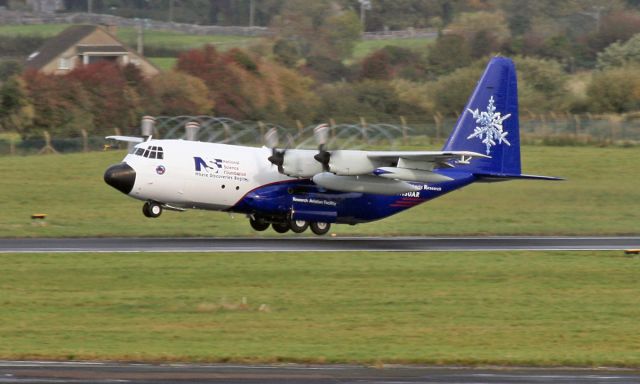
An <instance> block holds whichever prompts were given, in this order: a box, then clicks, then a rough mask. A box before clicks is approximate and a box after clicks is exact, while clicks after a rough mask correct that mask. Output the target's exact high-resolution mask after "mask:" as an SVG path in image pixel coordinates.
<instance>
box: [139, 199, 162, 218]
mask: <svg viewBox="0 0 640 384" xmlns="http://www.w3.org/2000/svg"><path fill="white" fill-rule="evenodd" d="M142 213H143V214H144V215H145V216H146V217H150V218H156V217H158V216H160V215H161V214H162V205H160V204H158V203H156V202H155V201H147V202H146V203H144V205H143V206H142Z"/></svg>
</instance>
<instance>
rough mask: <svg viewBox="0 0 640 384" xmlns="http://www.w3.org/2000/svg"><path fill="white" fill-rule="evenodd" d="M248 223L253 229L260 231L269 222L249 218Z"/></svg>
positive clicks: (267, 225) (264, 228)
mask: <svg viewBox="0 0 640 384" xmlns="http://www.w3.org/2000/svg"><path fill="white" fill-rule="evenodd" d="M249 225H251V228H253V230H254V231H258V232H262V231H264V230H266V229H267V228H269V223H267V222H266V221H264V219H260V218H257V219H249Z"/></svg>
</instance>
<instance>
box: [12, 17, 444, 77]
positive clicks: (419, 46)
mask: <svg viewBox="0 0 640 384" xmlns="http://www.w3.org/2000/svg"><path fill="white" fill-rule="evenodd" d="M69 26H70V24H43V25H0V35H4V36H15V35H39V36H44V37H51V36H55V35H56V34H58V33H60V32H62V31H63V30H64V29H65V28H67V27H69ZM117 35H118V38H119V39H120V40H122V41H123V42H124V43H126V44H128V45H129V46H131V47H135V46H136V36H137V35H136V31H135V29H134V28H118V32H117ZM258 40H259V38H258V37H250V36H228V35H188V34H184V33H180V32H172V31H156V30H145V32H144V43H145V45H147V46H156V47H166V48H171V49H191V48H197V47H201V46H203V45H205V44H211V45H214V46H216V48H218V49H220V50H227V49H230V48H236V47H247V46H249V45H251V44H254V43H255V42H256V41H258ZM433 41H434V40H433V39H429V38H411V39H385V40H363V41H360V42H358V43H357V44H356V46H355V49H354V52H353V58H355V59H359V58H362V57H364V56H366V55H368V54H369V53H371V52H372V51H374V50H376V49H380V48H382V47H384V46H386V45H394V46H400V47H405V48H411V49H415V50H417V51H424V50H425V49H427V47H428V46H429V45H431V44H432V43H433ZM153 61H154V64H156V61H155V59H154V60H153ZM163 64H164V63H161V64H156V65H159V66H160V67H163Z"/></svg>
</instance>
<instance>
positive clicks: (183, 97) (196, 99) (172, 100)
mask: <svg viewBox="0 0 640 384" xmlns="http://www.w3.org/2000/svg"><path fill="white" fill-rule="evenodd" d="M151 87H152V89H153V91H154V94H155V95H156V97H158V99H159V101H160V110H159V113H160V114H163V115H169V116H178V115H208V114H210V113H211V111H212V108H213V105H214V104H213V101H212V100H211V99H209V90H208V89H207V86H206V85H205V84H204V82H203V81H202V80H201V79H199V78H197V77H194V76H191V75H188V74H186V73H183V72H178V71H170V72H165V73H161V74H160V75H158V76H156V77H155V78H153V80H152V82H151Z"/></svg>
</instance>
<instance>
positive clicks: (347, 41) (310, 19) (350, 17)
mask: <svg viewBox="0 0 640 384" xmlns="http://www.w3.org/2000/svg"><path fill="white" fill-rule="evenodd" d="M286 4H287V6H286V8H285V9H284V10H283V11H282V12H281V13H280V14H279V15H278V16H277V17H276V18H275V19H274V22H273V23H272V27H273V28H274V29H275V30H277V36H278V38H279V39H284V40H286V41H290V42H292V43H293V44H295V46H296V50H297V52H298V55H299V56H300V57H309V56H324V57H329V58H333V59H344V58H347V57H349V56H351V53H352V51H353V47H354V46H355V43H356V42H357V41H358V40H359V39H360V34H361V31H362V30H361V26H360V22H359V20H358V16H357V15H356V14H355V13H354V12H353V11H352V10H349V9H344V8H340V7H339V6H338V5H337V4H338V3H335V2H333V1H331V0H317V1H313V2H308V1H304V0H289V1H287V3H286Z"/></svg>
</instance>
